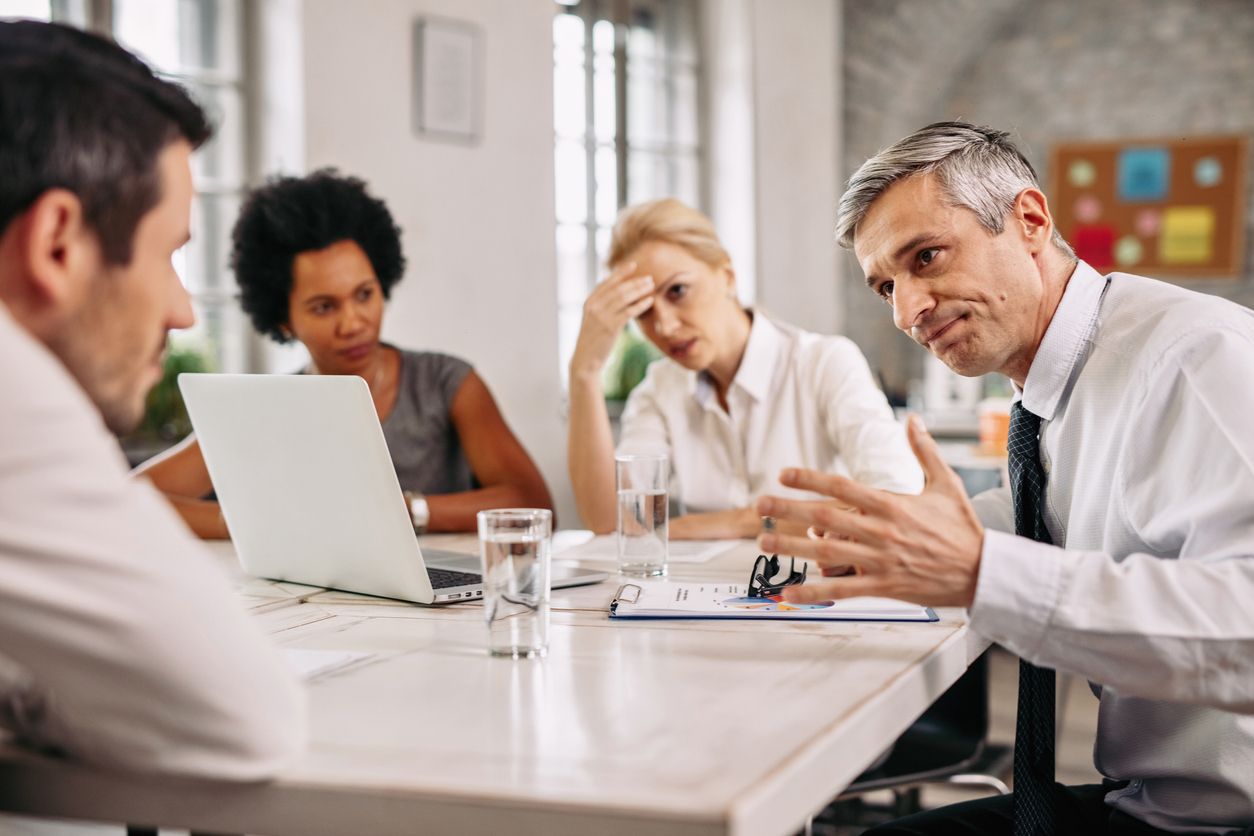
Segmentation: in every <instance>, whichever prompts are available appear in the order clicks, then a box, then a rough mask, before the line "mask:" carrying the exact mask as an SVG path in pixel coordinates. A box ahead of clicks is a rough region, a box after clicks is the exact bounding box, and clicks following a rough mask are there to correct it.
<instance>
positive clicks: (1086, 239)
mask: <svg viewBox="0 0 1254 836" xmlns="http://www.w3.org/2000/svg"><path fill="white" fill-rule="evenodd" d="M1072 239H1073V240H1072V242H1071V245H1072V246H1073V247H1074V248H1075V254H1076V256H1077V257H1079V258H1080V259H1082V260H1084V261H1087V262H1088V263H1089V264H1090V265H1092V266H1093V267H1110V266H1112V265H1113V264H1114V263H1115V228H1114V227H1113V226H1106V225H1104V224H1103V225H1090V226H1078V227H1076V230H1075V233H1074V234H1073V235H1072Z"/></svg>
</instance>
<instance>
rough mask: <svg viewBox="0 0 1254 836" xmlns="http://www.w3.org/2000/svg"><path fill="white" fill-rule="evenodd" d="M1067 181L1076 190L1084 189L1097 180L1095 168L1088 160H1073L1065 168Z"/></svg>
mask: <svg viewBox="0 0 1254 836" xmlns="http://www.w3.org/2000/svg"><path fill="white" fill-rule="evenodd" d="M1067 179H1068V180H1070V181H1071V185H1073V186H1075V187H1076V188H1077V189H1086V188H1088V187H1089V186H1091V185H1093V181H1094V180H1096V179H1097V166H1095V165H1093V164H1092V163H1091V162H1089V161H1088V160H1073V161H1072V163H1071V165H1070V166H1069V167H1068V168H1067Z"/></svg>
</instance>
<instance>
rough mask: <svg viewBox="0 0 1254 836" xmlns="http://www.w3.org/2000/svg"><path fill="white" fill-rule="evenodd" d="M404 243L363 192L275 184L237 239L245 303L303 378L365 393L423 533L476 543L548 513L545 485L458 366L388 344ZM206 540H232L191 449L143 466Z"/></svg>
mask: <svg viewBox="0 0 1254 836" xmlns="http://www.w3.org/2000/svg"><path fill="white" fill-rule="evenodd" d="M400 234H401V231H400V229H399V228H397V226H396V223H395V222H394V221H393V220H392V215H391V213H390V212H389V211H388V208H387V206H386V205H384V203H383V201H381V200H379V199H378V198H375V197H372V196H371V195H370V194H369V193H368V192H367V191H366V184H365V183H363V182H362V181H361V180H358V179H356V178H352V177H344V176H341V175H339V174H338V173H337V172H335V171H334V170H331V169H323V170H320V171H316V172H314V173H313V174H310V175H308V176H306V177H278V178H275V179H273V180H271V181H270V182H269V183H267V184H266V185H265V186H262V187H261V188H259V189H257V190H256V191H254V192H253V193H252V194H251V195H250V196H249V197H248V199H247V201H246V202H245V203H244V206H243V208H242V209H241V212H240V217H239V220H238V221H237V222H236V224H235V229H234V232H233V233H232V241H233V250H232V253H231V266H232V268H233V269H234V271H235V277H236V280H237V281H238V282H239V287H240V301H241V304H242V305H243V308H244V311H245V312H246V313H247V314H248V315H249V317H250V318H251V319H252V323H253V326H254V327H255V328H256V329H257V331H258V332H259V333H262V334H264V335H266V336H268V337H270V338H271V339H273V340H275V341H277V342H280V343H287V342H291V341H293V340H296V341H299V342H300V343H301V344H302V345H304V347H305V348H306V349H308V351H309V358H310V362H309V366H308V368H306V369H305V373H307V374H355V375H357V376H359V377H361V378H362V379H363V380H365V381H366V384H367V385H368V386H369V387H370V394H371V397H372V398H373V400H374V405H375V410H376V411H377V412H378V414H379V420H380V421H381V422H382V424H383V434H384V436H385V438H386V439H387V444H388V449H389V451H390V452H391V454H392V463H393V465H394V466H395V468H396V475H397V477H398V478H399V480H400V484H401V488H402V489H403V490H404V491H405V493H406V497H407V500H408V502H409V507H410V511H411V514H412V515H413V517H414V523H415V526H416V527H417V528H418V529H419V531H420V532H421V531H423V530H430V531H470V530H473V529H474V527H475V513H476V512H478V511H480V510H482V509H485V508H502V507H519V506H525V507H533V508H551V507H552V499H551V498H550V496H549V491H548V487H547V486H546V485H545V483H544V479H543V477H542V476H541V475H540V471H539V470H538V469H537V468H536V466H535V463H534V462H533V461H532V460H531V457H530V456H529V455H527V451H526V450H524V449H523V446H522V445H521V444H520V443H519V441H518V439H517V438H515V437H514V434H513V433H512V432H511V431H510V429H509V427H508V426H507V425H506V423H505V419H504V418H503V417H502V415H501V412H500V410H499V409H498V408H497V405H496V401H495V400H493V398H492V395H491V393H490V392H489V391H488V388H487V386H486V385H484V382H483V381H482V380H481V379H480V378H479V376H478V375H477V374H475V372H474V370H473V369H472V368H471V366H470V365H469V364H468V363H466V362H465V361H464V360H461V359H459V358H457V357H452V356H450V355H447V354H440V353H436V352H428V351H409V350H406V349H401V348H397V347H396V346H393V345H389V344H387V343H385V342H382V341H381V340H380V338H379V334H380V330H381V328H382V325H383V312H384V302H385V301H386V300H387V299H388V297H389V296H390V294H391V291H392V288H393V287H394V286H395V285H396V283H397V282H398V281H400V279H401V276H402V275H403V273H404V270H405V257H404V255H403V254H402V252H401V238H400ZM136 472H137V473H141V474H142V475H144V476H146V477H147V478H149V479H151V480H152V482H153V483H154V484H155V485H156V486H157V488H159V489H160V490H161V491H162V492H163V493H164V494H165V495H166V497H167V498H168V499H169V500H170V502H171V503H172V504H173V505H174V507H175V508H176V510H178V512H179V513H180V514H181V515H182V516H183V519H184V520H185V521H186V522H187V523H188V525H189V526H190V527H191V528H192V530H193V531H195V532H196V533H197V534H198V535H200V536H201V537H204V538H226V537H229V536H230V535H229V533H228V532H227V528H226V523H225V521H224V520H223V518H222V514H221V512H220V510H219V508H218V504H217V502H215V501H213V500H212V499H211V498H210V499H206V498H204V497H207V496H209V497H211V496H212V491H213V485H212V483H211V481H210V479H209V471H208V469H207V468H206V467H205V460H204V457H203V456H202V455H201V452H200V446H199V444H197V442H196V439H195V437H194V436H190V437H188V438H187V439H186V440H185V441H183V442H182V443H181V444H179V445H177V446H176V447H174V448H173V449H171V450H170V451H168V452H166V453H164V454H162V455H161V456H158V457H156V458H154V459H152V460H150V461H149V462H146V463H145V464H143V465H141V466H140V467H139V468H138V470H137V471H136Z"/></svg>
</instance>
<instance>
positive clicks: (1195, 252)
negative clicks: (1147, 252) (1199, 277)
mask: <svg viewBox="0 0 1254 836" xmlns="http://www.w3.org/2000/svg"><path fill="white" fill-rule="evenodd" d="M1214 245H1215V210H1214V209H1212V208H1211V207H1209V206H1172V207H1168V208H1166V209H1164V210H1163V222H1162V229H1161V230H1160V232H1159V236H1158V257H1159V258H1160V259H1162V261H1163V263H1164V264H1204V263H1206V262H1208V261H1210V259H1211V253H1212V252H1213V250H1214Z"/></svg>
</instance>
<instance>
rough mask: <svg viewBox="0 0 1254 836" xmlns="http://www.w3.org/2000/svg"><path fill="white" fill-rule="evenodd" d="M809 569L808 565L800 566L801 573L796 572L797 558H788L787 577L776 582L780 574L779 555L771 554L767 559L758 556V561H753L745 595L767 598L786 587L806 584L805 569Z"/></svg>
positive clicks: (761, 555) (763, 556)
mask: <svg viewBox="0 0 1254 836" xmlns="http://www.w3.org/2000/svg"><path fill="white" fill-rule="evenodd" d="M808 568H809V564H808V563H804V562H803V563H802V564H801V571H800V572H798V571H797V558H795V557H790V558H788V577H787V578H785V579H783V580H777V576H778V575H779V574H780V561H779V555H777V554H773V555H771V556H770V557H767V556H766V555H764V554H760V555H758V559H757V560H755V561H753V573H752V574H750V575H749V591H748V592H747V593H746V595H747V596H748V597H749V598H769V597H770V596H772V595H778V594H779V593H780V592H782V591H783V589H784V587H786V586H796V585H797V584H802V583H805V582H806V569H808Z"/></svg>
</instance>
